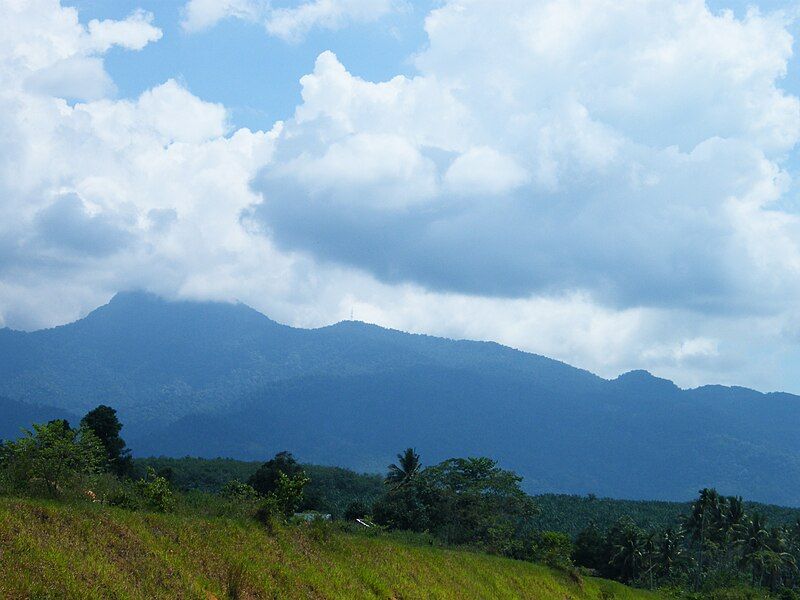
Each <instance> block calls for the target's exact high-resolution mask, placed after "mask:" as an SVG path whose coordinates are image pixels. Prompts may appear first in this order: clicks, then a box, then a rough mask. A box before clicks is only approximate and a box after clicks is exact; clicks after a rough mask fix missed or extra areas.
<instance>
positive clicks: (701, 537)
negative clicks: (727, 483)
mask: <svg viewBox="0 0 800 600" xmlns="http://www.w3.org/2000/svg"><path fill="white" fill-rule="evenodd" d="M720 504H721V500H720V496H719V494H718V493H717V490H715V489H709V488H703V489H702V490H700V496H699V497H698V499H697V500H695V501H694V502H693V503H692V512H691V514H690V515H689V516H688V517H687V518H686V519H685V521H684V524H683V526H684V529H685V530H686V531H687V532H688V533H689V535H690V537H691V540H692V542H694V543H695V544H696V545H697V565H696V568H697V570H696V572H695V584H694V585H695V589H699V588H700V584H701V583H702V577H703V561H704V552H705V551H706V550H707V548H708V546H709V542H710V541H711V538H713V537H714V536H713V535H710V534H713V533H714V531H715V527H716V526H718V524H719V516H720V514H721V510H720Z"/></svg>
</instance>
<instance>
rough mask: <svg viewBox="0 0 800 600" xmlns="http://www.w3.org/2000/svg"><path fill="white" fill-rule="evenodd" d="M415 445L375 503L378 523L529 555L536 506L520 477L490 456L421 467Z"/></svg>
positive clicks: (452, 541) (453, 541)
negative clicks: (527, 540)
mask: <svg viewBox="0 0 800 600" xmlns="http://www.w3.org/2000/svg"><path fill="white" fill-rule="evenodd" d="M409 450H410V449H409ZM409 450H407V451H406V453H405V454H402V455H400V457H399V458H400V462H401V465H400V466H399V467H398V466H394V465H393V466H394V467H395V468H394V469H392V468H390V472H389V476H387V483H388V484H389V489H388V491H387V492H386V494H385V496H384V497H383V498H381V499H380V500H378V501H377V502H376V503H375V505H374V507H373V517H374V518H375V522H376V523H378V524H380V525H384V526H386V527H388V528H390V529H409V530H412V531H420V532H421V531H430V532H431V533H433V534H434V535H435V536H436V537H437V538H439V539H441V540H442V541H444V542H445V543H447V544H453V545H472V546H477V547H481V548H484V549H486V550H488V551H491V552H494V553H497V554H503V555H506V556H514V557H523V556H524V555H525V553H526V548H525V546H526V541H525V540H526V536H528V535H529V533H530V532H529V527H528V524H529V520H530V518H531V517H532V516H533V515H534V514H535V513H536V506H535V504H534V503H533V501H532V500H531V498H530V496H528V495H527V494H525V492H523V491H522V489H521V488H520V486H519V484H520V481H521V478H520V477H518V476H517V475H516V474H514V473H513V472H511V471H505V470H503V469H501V468H499V467H498V466H497V464H496V463H495V462H494V461H493V460H491V459H489V458H484V457H480V458H454V459H449V460H446V461H444V462H442V463H440V464H438V465H435V466H432V467H428V468H427V469H424V470H421V471H420V470H418V468H416V467H418V465H419V457H418V456H417V455H416V454H414V453H413V451H409ZM401 473H404V474H405V475H401ZM410 473H413V475H410V476H409V474H410Z"/></svg>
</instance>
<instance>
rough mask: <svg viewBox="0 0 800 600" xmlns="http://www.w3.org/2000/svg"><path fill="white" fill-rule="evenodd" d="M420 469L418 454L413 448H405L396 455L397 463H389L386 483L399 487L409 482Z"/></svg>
mask: <svg viewBox="0 0 800 600" xmlns="http://www.w3.org/2000/svg"><path fill="white" fill-rule="evenodd" d="M421 469H422V463H421V462H420V460H419V454H417V453H416V451H415V450H414V449H413V448H406V450H405V452H401V453H400V454H398V455H397V464H394V463H392V464H391V465H389V473H388V474H387V475H386V483H387V484H389V485H391V486H393V487H399V486H402V485H407V484H409V483H411V482H412V481H413V480H414V479H415V478H416V477H417V475H419V473H420V471H421Z"/></svg>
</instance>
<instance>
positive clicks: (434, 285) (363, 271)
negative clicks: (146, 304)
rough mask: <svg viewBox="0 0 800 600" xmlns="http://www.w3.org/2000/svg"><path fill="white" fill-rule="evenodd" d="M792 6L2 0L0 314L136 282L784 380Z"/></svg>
mask: <svg viewBox="0 0 800 600" xmlns="http://www.w3.org/2000/svg"><path fill="white" fill-rule="evenodd" d="M798 16H800V3H798V2H786V1H773V2H767V1H764V2H761V3H746V2H725V1H722V0H715V1H714V2H708V3H705V2H702V1H699V0H651V1H650V2H646V3H645V2H641V1H640V0H614V1H613V2H612V1H609V0H420V1H410V0H296V1H293V2H289V1H278V0H275V1H273V2H269V1H267V0H140V1H131V0H113V1H112V0H72V1H67V0H64V1H62V2H59V1H58V0H0V30H2V31H3V32H5V33H4V35H3V36H2V38H0V326H5V327H11V328H14V329H24V330H32V329H38V328H42V327H51V326H55V325H59V324H63V323H67V322H70V321H73V320H75V319H77V318H80V317H82V316H84V315H85V314H87V313H88V312H89V311H90V310H92V309H93V308H95V307H97V306H98V305H101V304H103V303H105V302H107V301H108V300H109V298H111V297H112V296H113V294H114V293H115V292H117V291H121V290H130V289H143V290H148V291H151V292H153V293H157V294H160V295H162V296H164V297H166V298H182V299H196V300H219V301H240V302H244V303H246V304H248V305H250V306H253V307H254V308H256V309H258V310H260V311H262V312H264V313H265V314H267V315H269V316H270V317H272V318H273V319H275V320H278V321H281V322H284V323H287V324H291V325H295V326H301V327H317V326H322V325H327V324H330V323H333V322H336V321H339V320H342V319H346V318H349V316H350V314H351V311H352V313H353V315H354V317H355V318H356V319H358V320H363V321H368V322H373V323H377V324H380V325H383V326H387V327H393V328H397V329H402V330H405V331H412V332H419V333H429V334H433V335H442V336H447V337H454V338H469V339H481V340H494V341H497V342H500V343H503V344H507V345H509V346H513V347H516V348H520V349H523V350H527V351H531V352H536V353H539V354H544V355H546V356H550V357H553V358H557V359H560V360H563V361H566V362H568V363H570V364H574V365H576V366H579V367H583V368H586V369H589V370H591V371H593V372H595V373H598V374H600V375H602V376H604V377H615V376H617V375H618V374H620V373H622V372H625V371H628V370H631V369H638V368H644V369H648V370H650V371H651V372H653V373H654V374H656V375H659V376H663V377H667V378H670V379H673V380H674V381H676V383H678V384H679V385H681V386H684V387H691V386H697V385H701V384H705V383H722V384H726V385H744V386H749V387H754V388H756V389H760V390H764V391H769V390H786V391H792V392H796V393H800V370H799V369H797V368H796V365H797V364H798V363H799V362H800V302H798V298H800V277H799V276H800V215H798V211H799V210H800V202H798V195H797V194H798V185H797V183H796V182H797V177H798V167H800V161H799V160H798V152H797V146H798V141H799V140H800V74H799V73H798V62H797V58H796V57H795V52H796V47H795V46H796V44H795V38H796V37H797V33H798Z"/></svg>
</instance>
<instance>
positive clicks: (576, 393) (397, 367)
mask: <svg viewBox="0 0 800 600" xmlns="http://www.w3.org/2000/svg"><path fill="white" fill-rule="evenodd" d="M0 396H5V397H6V398H8V399H9V402H11V401H13V402H16V403H20V402H23V403H28V404H37V405H45V406H48V407H50V409H51V410H52V411H54V412H57V411H61V412H62V413H70V414H75V415H78V414H83V413H84V412H86V411H87V410H88V409H90V408H92V407H94V406H96V405H97V404H101V403H102V404H110V405H112V406H114V407H115V408H117V409H118V411H119V414H120V417H121V418H122V420H123V422H124V423H125V424H126V428H125V431H124V434H125V436H126V439H127V440H128V441H129V444H130V445H131V446H132V447H133V448H134V451H135V452H136V453H137V454H138V455H144V454H168V455H173V456H183V455H187V454H194V455H198V456H206V457H211V456H218V455H219V456H230V457H232V458H247V459H253V460H259V459H263V458H264V457H266V456H269V455H271V454H273V453H275V452H277V451H280V450H284V449H290V450H292V451H293V452H295V453H296V454H297V455H298V456H299V457H300V458H301V459H303V460H305V461H307V462H315V463H319V464H334V465H340V466H346V467H350V468H356V469H360V470H368V471H380V470H382V469H383V468H384V467H385V465H386V464H388V463H389V462H391V460H392V458H393V456H394V454H395V453H396V452H397V451H399V450H400V449H402V448H404V447H406V446H409V445H411V446H415V447H417V448H418V450H419V451H420V452H421V453H422V455H423V457H424V459H425V460H426V461H428V462H429V463H432V462H435V461H438V460H443V459H445V458H449V457H450V456H463V455H467V454H473V455H474V454H482V455H488V456H492V457H494V458H496V459H498V460H500V461H501V464H503V465H504V466H506V467H507V468H513V469H515V470H516V471H518V472H519V474H520V475H522V476H523V477H525V485H526V488H527V489H528V490H529V491H532V492H565V493H588V492H592V493H596V494H599V495H605V496H616V497H623V498H631V499H641V498H660V499H666V500H684V499H686V498H690V497H692V496H694V495H695V493H696V491H697V489H699V488H700V487H704V486H716V487H718V488H720V489H721V491H722V492H724V493H736V494H741V495H744V496H747V497H749V498H752V499H753V500H758V501H764V502H772V503H783V504H790V505H800V436H798V435H797V433H796V431H795V429H796V427H795V425H793V424H796V423H798V422H800V397H797V396H794V395H791V394H788V393H783V392H778V393H769V394H764V393H762V392H758V391H756V390H749V389H747V388H739V387H726V386H719V385H709V386H701V387H698V388H690V389H681V388H680V387H678V386H676V385H675V384H674V383H672V382H670V381H668V380H665V379H661V378H659V377H656V376H655V375H652V374H650V373H648V372H646V371H642V370H635V371H631V372H628V373H623V374H621V375H620V376H619V377H617V378H615V379H611V380H608V379H604V378H601V377H599V376H597V375H594V374H592V373H590V372H589V371H586V370H583V369H579V368H576V367H573V366H571V365H568V364H567V363H563V362H561V361H557V360H554V359H549V358H547V357H543V356H540V355H537V354H531V353H526V352H524V351H521V350H516V349H513V348H509V347H506V346H502V345H500V344H497V343H495V342H479V341H470V340H450V339H446V338H439V337H435V336H429V335H424V334H410V333H405V332H401V331H397V330H391V329H385V328H382V327H379V326H376V325H371V324H366V323H361V322H352V321H343V322H339V323H337V324H333V325H329V326H325V327H320V328H316V329H301V328H294V327H290V326H287V325H282V324H280V323H277V322H275V321H273V320H271V319H269V317H267V316H265V315H262V314H261V313H259V312H258V311H255V310H254V309H252V308H250V307H248V306H246V305H243V304H225V303H208V302H190V301H179V302H169V301H165V300H162V299H160V298H158V297H156V296H153V295H148V294H142V293H127V294H122V295H119V296H117V297H115V298H114V299H113V300H112V302H110V303H109V304H107V305H104V306H103V307H100V308H98V309H97V310H95V311H92V312H91V313H90V314H89V315H87V317H85V318H84V319H80V320H78V321H76V322H74V323H72V324H68V325H64V326H60V327H57V328H52V329H47V330H40V331H37V332H13V331H11V330H3V331H0ZM2 404H3V401H2V400H0V408H2ZM15 406H16V408H15V410H16V412H17V413H20V414H22V413H24V412H25V411H24V410H22V409H20V407H19V406H18V405H15ZM4 412H14V411H10V410H9V411H4ZM45 412H46V411H45ZM35 414H41V411H40V412H36V413H35ZM27 425H29V423H12V422H10V417H6V419H5V421H4V422H2V421H0V426H2V431H10V430H13V429H14V428H16V430H18V428H19V426H27ZM792 482H797V483H792Z"/></svg>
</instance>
